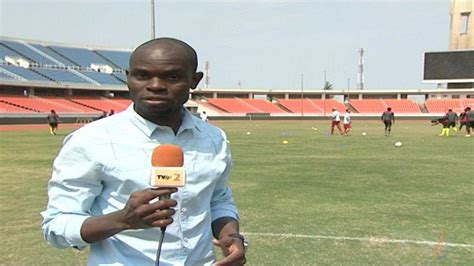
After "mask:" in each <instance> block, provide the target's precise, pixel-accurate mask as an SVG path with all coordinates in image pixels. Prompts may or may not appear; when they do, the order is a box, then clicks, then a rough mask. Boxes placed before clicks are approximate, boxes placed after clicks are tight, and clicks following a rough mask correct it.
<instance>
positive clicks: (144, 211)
mask: <svg viewBox="0 0 474 266" xmlns="http://www.w3.org/2000/svg"><path fill="white" fill-rule="evenodd" d="M176 191H177V189H176V188H160V189H152V188H148V189H144V190H141V191H137V192H134V193H132V194H131V195H130V197H129V199H128V201H127V203H126V205H125V207H124V208H123V209H122V210H120V211H116V212H113V213H109V214H106V215H102V216H94V217H89V218H87V219H86V220H85V221H84V223H83V224H82V227H81V237H82V239H83V240H84V241H86V242H87V243H96V242H98V241H101V240H104V239H106V238H108V237H111V236H113V235H115V234H117V233H119V232H121V231H123V230H128V229H144V228H150V227H165V226H168V225H170V224H171V223H172V222H173V219H172V218H171V216H173V215H174V213H175V210H173V209H171V208H172V207H174V206H176V204H177V202H176V200H173V199H165V200H160V201H153V200H154V199H158V198H159V197H164V196H168V195H170V194H172V193H175V192H176ZM150 201H153V203H150Z"/></svg>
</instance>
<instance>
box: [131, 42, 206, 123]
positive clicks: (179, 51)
mask: <svg viewBox="0 0 474 266" xmlns="http://www.w3.org/2000/svg"><path fill="white" fill-rule="evenodd" d="M201 78H202V73H200V72H199V73H195V72H194V69H193V66H192V65H191V62H190V59H189V57H188V56H187V54H186V52H185V50H184V48H182V47H179V46H176V45H163V44H150V45H148V46H145V47H143V48H141V49H140V50H139V51H136V52H135V54H134V56H133V58H132V59H131V62H130V69H129V72H128V73H127V81H128V88H129V91H130V96H131V98H132V100H133V102H134V104H135V111H136V112H137V113H138V114H140V115H141V116H143V117H144V118H146V119H148V120H150V121H157V120H160V119H163V118H165V119H169V118H171V117H173V116H174V117H176V115H177V114H179V110H180V108H181V106H182V105H183V104H184V103H186V101H187V100H188V97H189V89H195V88H196V86H197V85H198V83H199V81H200V80H201Z"/></svg>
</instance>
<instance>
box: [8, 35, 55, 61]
mask: <svg viewBox="0 0 474 266" xmlns="http://www.w3.org/2000/svg"><path fill="white" fill-rule="evenodd" d="M1 44H3V45H5V46H6V47H8V48H10V49H12V50H15V51H16V52H17V53H18V54H21V55H22V57H24V58H27V59H29V60H30V61H33V62H36V63H37V64H40V65H55V64H56V62H54V61H52V60H50V59H49V58H47V57H45V56H43V55H41V54H39V53H37V52H35V51H33V50H32V49H31V48H30V47H28V46H26V45H25V44H23V43H19V42H15V41H8V40H2V41H1Z"/></svg>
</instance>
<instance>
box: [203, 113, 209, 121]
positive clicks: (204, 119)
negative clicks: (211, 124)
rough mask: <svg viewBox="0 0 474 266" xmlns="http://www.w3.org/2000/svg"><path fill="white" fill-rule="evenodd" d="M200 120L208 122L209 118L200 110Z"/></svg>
mask: <svg viewBox="0 0 474 266" xmlns="http://www.w3.org/2000/svg"><path fill="white" fill-rule="evenodd" d="M201 120H202V121H204V122H208V121H209V118H208V117H207V114H206V111H202V113H201Z"/></svg>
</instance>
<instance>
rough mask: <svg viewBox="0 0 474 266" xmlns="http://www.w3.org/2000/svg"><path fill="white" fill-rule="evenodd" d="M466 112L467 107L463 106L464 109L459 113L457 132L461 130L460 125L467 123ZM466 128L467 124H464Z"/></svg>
mask: <svg viewBox="0 0 474 266" xmlns="http://www.w3.org/2000/svg"><path fill="white" fill-rule="evenodd" d="M466 112H467V107H466V108H464V111H463V112H462V113H460V114H459V129H458V132H461V129H462V127H463V126H466V124H467V116H466ZM466 128H467V126H466Z"/></svg>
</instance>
